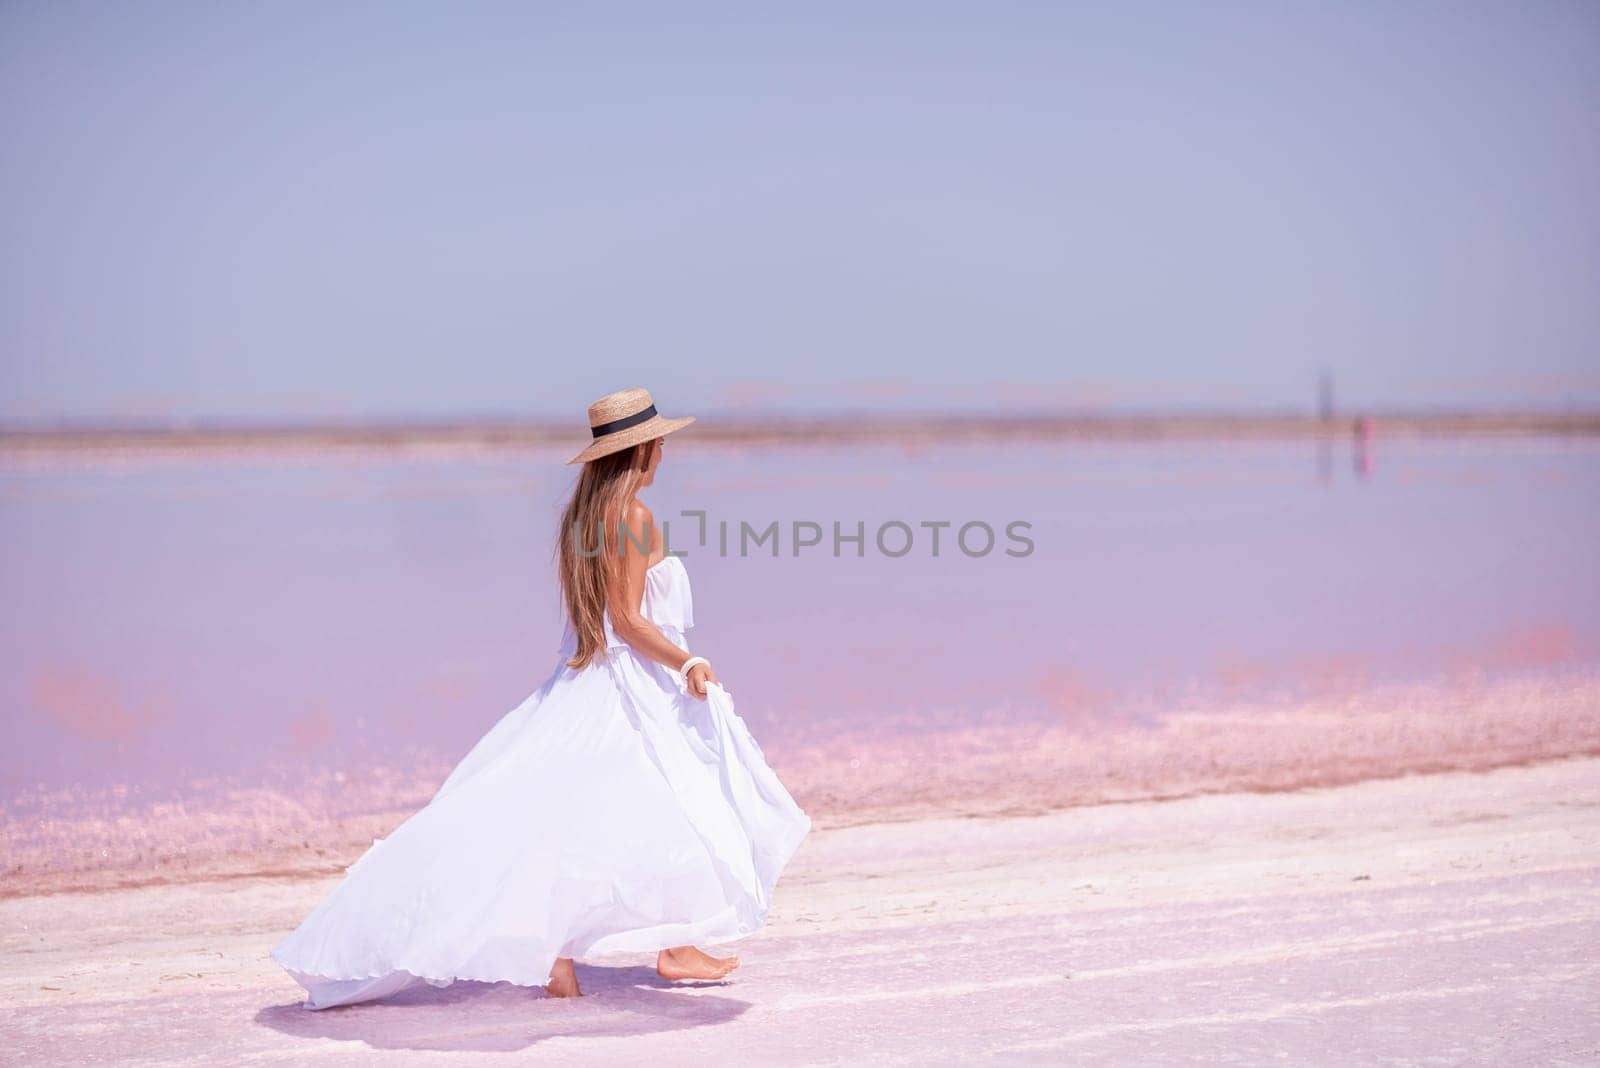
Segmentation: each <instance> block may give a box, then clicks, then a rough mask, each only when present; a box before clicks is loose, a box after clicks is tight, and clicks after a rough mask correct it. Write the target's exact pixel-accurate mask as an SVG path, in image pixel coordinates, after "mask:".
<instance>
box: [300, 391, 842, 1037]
mask: <svg viewBox="0 0 1600 1068" xmlns="http://www.w3.org/2000/svg"><path fill="white" fill-rule="evenodd" d="M693 421H694V417H693V416H689V417H686V418H679V419H664V418H662V417H661V416H660V415H658V414H657V413H656V408H655V404H654V403H653V402H652V401H651V399H650V394H649V393H647V392H645V391H644V390H642V389H625V390H622V391H620V392H617V393H611V394H607V395H606V396H604V397H601V398H600V399H599V400H597V401H595V402H594V404H592V405H590V407H589V428H590V433H591V435H592V437H593V441H592V442H591V443H590V444H589V447H588V448H586V449H584V450H583V451H582V452H580V453H579V454H578V455H577V456H575V457H573V458H572V459H571V460H569V461H568V463H580V462H581V463H583V465H584V466H583V469H582V472H581V473H580V474H579V476H578V481H577V486H576V487H575V488H574V490H573V493H572V497H571V499H570V501H569V502H568V504H567V507H566V512H565V514H564V515H563V517H562V524H561V531H560V534H559V537H560V553H559V556H560V576H561V592H562V597H563V601H564V603H565V606H566V610H567V630H566V635H565V639H564V642H563V645H562V649H561V651H560V660H559V661H558V663H557V664H556V668H555V671H554V673H553V674H552V675H551V676H550V678H549V679H548V680H546V682H545V683H544V685H543V686H541V687H540V688H539V689H538V690H537V691H536V692H535V693H534V694H533V695H532V696H530V697H529V698H527V700H525V701H523V702H522V704H520V705H518V706H517V707H516V708H514V709H512V710H511V711H510V712H509V713H506V714H505V715H504V716H503V717H501V719H500V720H499V722H497V723H496V724H495V725H494V726H493V727H492V728H490V730H489V731H488V733H487V734H485V735H484V736H483V737H482V738H481V739H480V740H479V741H478V743H477V744H476V745H475V746H474V747H473V748H472V750H471V751H470V752H469V753H467V755H466V756H465V757H464V758H463V759H462V760H461V762H460V764H458V765H457V766H456V768H455V770H454V771H452V772H451V773H450V776H449V777H448V778H447V779H446V780H445V781H444V784H443V785H442V786H440V787H439V789H438V792H437V793H435V795H434V797H433V799H432V800H431V801H429V802H428V804H427V805H426V806H424V807H423V808H422V809H421V810H420V811H418V812H416V813H415V814H413V815H412V816H411V817H410V818H409V819H407V820H406V821H405V822H404V823H402V824H401V825H400V826H399V827H397V828H396V829H395V830H394V831H393V832H392V833H391V834H390V835H389V837H388V838H384V839H377V840H375V841H374V842H373V843H372V847H371V848H370V849H368V850H367V851H366V852H365V853H364V854H363V855H362V856H361V857H360V859H358V860H357V861H356V862H355V863H354V864H353V865H351V866H350V867H349V868H348V869H347V870H346V875H345V877H344V881H343V882H341V883H340V884H339V885H338V886H337V887H335V888H334V890H333V892H332V893H331V894H330V895H329V896H328V897H327V898H326V899H325V900H324V901H323V902H322V903H321V904H320V905H319V906H318V907H317V908H316V910H315V911H314V912H312V913H311V914H310V915H309V916H308V917H307V918H306V919H305V922H303V923H302V924H301V925H300V927H299V929H297V930H296V931H295V932H294V933H292V934H290V935H289V936H288V937H286V938H285V939H284V940H283V941H282V943H280V944H279V945H278V946H277V948H275V949H274V950H273V951H272V959H273V960H275V961H277V962H278V964H280V965H282V966H283V968H284V969H285V970H287V971H288V972H289V974H290V975H291V976H293V977H294V979H295V980H296V981H297V982H299V983H300V985H301V986H303V987H305V989H306V992H307V998H306V1002H305V1006H306V1008H309V1009H325V1008H329V1007H330V1006H334V1005H348V1004H350V1003H352V1002H358V1001H370V1000H372V999H374V998H382V997H387V996H389V995H391V994H394V993H396V992H398V991H400V990H403V989H405V988H406V987H409V986H412V985H414V984H416V983H419V982H427V983H429V984H431V985H433V986H448V985H450V983H452V982H454V981H455V980H457V979H468V980H476V981H479V982H490V983H492V982H500V981H505V982H510V983H515V984H518V985H521V986H541V985H542V986H543V987H544V990H545V993H546V994H548V995H550V996H551V997H578V996H581V995H582V991H581V990H579V988H578V977H577V974H576V972H575V971H574V970H573V958H574V957H580V956H587V955H590V954H601V953H619V952H626V953H645V952H652V953H655V954H656V971H657V972H658V973H659V974H660V975H661V976H662V977H663V978H666V979H721V978H722V977H724V976H725V975H727V974H728V973H729V972H731V971H732V970H733V969H734V968H736V967H737V966H738V964H739V958H738V957H731V956H730V957H713V956H711V955H709V954H707V953H705V952H703V951H701V950H699V949H696V948H695V947H694V945H693V943H695V942H708V943H716V942H727V941H730V940H732V939H735V938H740V937H742V936H744V935H748V934H751V933H752V932H755V931H758V930H760V929H761V928H762V927H763V926H764V925H765V923H766V918H767V911H768V909H769V908H770V906H771V904H772V892H773V888H774V886H775V885H776V883H777V881H778V875H779V873H780V872H781V871H782V870H783V868H784V866H785V865H786V864H787V863H788V862H789V859H790V857H791V856H793V854H794V851H795V849H796V848H798V847H799V845H800V842H801V840H802V839H803V838H804V837H805V836H806V834H807V832H808V831H809V830H810V828H811V819H810V817H809V816H807V815H806V813H805V812H804V811H802V810H801V809H800V807H799V806H798V805H797V804H795V802H794V799H793V798H792V797H790V795H789V792H788V791H787V790H786V789H784V786H783V784H782V783H781V782H779V781H778V777H777V776H776V775H775V774H774V773H773V771H772V769H771V768H770V767H768V766H767V764H766V761H765V759H764V758H763V756H762V753H761V749H760V747H759V746H758V745H757V744H756V742H755V740H754V739H753V738H752V737H751V736H750V732H749V730H748V729H747V728H746V726H745V724H744V721H743V720H742V719H740V718H739V716H738V714H737V713H736V712H735V711H734V708H733V700H732V698H731V697H729V695H728V693H727V691H726V690H724V689H723V688H722V684H721V683H720V682H719V681H718V680H717V676H716V674H715V673H714V672H713V671H712V670H711V663H710V661H708V660H707V659H706V658H705V657H703V656H691V655H689V650H688V643H687V641H686V639H685V633H686V632H687V631H688V630H689V628H691V627H693V626H694V614H693V602H692V600H691V598H690V594H689V575H688V572H687V571H686V570H685V568H684V565H683V561H682V560H681V559H680V558H679V557H677V556H671V555H668V553H667V546H666V542H665V538H664V537H663V535H662V533H661V532H660V531H659V530H658V529H657V528H656V526H655V524H654V522H653V520H652V518H651V514H650V509H648V508H647V507H645V505H644V502H643V501H641V500H639V499H638V493H639V491H640V490H641V489H643V488H644V487H646V486H648V485H650V484H651V483H652V482H654V481H655V473H656V468H657V466H658V465H659V464H660V462H661V455H662V438H663V437H665V436H666V435H667V434H670V433H672V432H673V431H676V430H679V429H681V428H682V427H685V426H687V425H689V424H690V423H691V422H693ZM591 545H592V546H594V548H593V550H592V551H591V550H590V548H589V547H590V546H591ZM613 546H614V548H613ZM441 714H448V713H446V712H445V710H441Z"/></svg>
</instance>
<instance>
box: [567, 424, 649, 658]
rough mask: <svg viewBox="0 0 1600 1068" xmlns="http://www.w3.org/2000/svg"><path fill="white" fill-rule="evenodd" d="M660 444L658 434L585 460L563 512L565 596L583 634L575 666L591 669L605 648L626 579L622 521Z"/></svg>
mask: <svg viewBox="0 0 1600 1068" xmlns="http://www.w3.org/2000/svg"><path fill="white" fill-rule="evenodd" d="M655 447H656V442H655V439H652V440H650V441H644V442H640V443H639V444H638V445H633V446H630V447H629V448H626V449H621V450H619V451H617V452H613V453H610V454H608V455H606V456H599V457H596V458H595V459H593V460H590V461H589V462H587V463H585V464H584V465H583V470H582V471H581V472H580V473H579V475H578V484H577V485H576V486H574V487H573V490H572V497H571V499H570V500H568V501H567V507H566V509H565V511H564V512H563V513H562V515H561V530H560V531H559V533H558V534H557V539H558V541H559V542H560V545H559V548H558V549H557V556H558V560H559V572H560V576H561V600H562V603H563V604H564V605H565V606H566V610H567V619H568V620H569V621H571V623H572V632H573V634H574V635H576V636H577V639H578V651H577V653H576V654H575V655H574V656H573V657H572V659H570V660H568V661H567V666H569V667H573V668H579V669H582V668H585V667H587V666H588V665H589V663H590V662H591V661H592V660H593V659H594V658H595V656H596V655H598V654H600V653H602V652H604V651H605V648H606V632H605V622H604V621H605V611H606V605H607V604H609V603H610V601H609V598H610V595H611V591H612V589H613V584H616V583H621V582H622V547H623V542H622V524H623V521H624V520H625V519H626V517H627V514H628V506H629V505H631V504H632V503H633V499H634V497H635V496H637V495H638V493H639V489H640V487H641V485H642V484H643V482H644V474H645V471H646V470H648V468H649V466H650V455H651V450H652V449H654V448H655Z"/></svg>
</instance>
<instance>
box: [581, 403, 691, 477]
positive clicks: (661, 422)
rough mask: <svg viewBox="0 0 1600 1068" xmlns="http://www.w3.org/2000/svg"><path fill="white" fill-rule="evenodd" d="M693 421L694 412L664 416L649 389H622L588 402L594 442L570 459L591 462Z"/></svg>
mask: <svg viewBox="0 0 1600 1068" xmlns="http://www.w3.org/2000/svg"><path fill="white" fill-rule="evenodd" d="M692 422H694V416H692V415H686V416H683V417H682V418H681V419H663V418H662V417H661V416H659V415H657V414H656V405H655V402H654V401H652V400H651V399H650V391H649V390H645V389H619V390H617V391H616V392H615V393H607V394H606V395H605V396H604V397H601V398H600V399H599V400H597V401H595V402H594V403H593V404H591V405H589V432H590V433H591V434H593V435H594V443H593V444H591V445H590V446H589V447H588V448H587V449H584V450H583V451H582V452H580V453H579V454H578V455H576V456H574V457H573V458H572V459H570V460H568V461H567V463H569V464H581V463H588V462H589V461H590V460H593V459H596V458H598V457H601V456H606V455H608V454H610V453H613V452H621V451H622V450H623V449H626V448H627V447H628V446H630V445H637V444H639V443H640V442H641V441H649V440H650V439H651V438H659V437H661V436H662V435H664V434H670V433H672V432H673V431H674V430H682V429H683V428H684V427H686V426H688V425H689V424H690V423H692Z"/></svg>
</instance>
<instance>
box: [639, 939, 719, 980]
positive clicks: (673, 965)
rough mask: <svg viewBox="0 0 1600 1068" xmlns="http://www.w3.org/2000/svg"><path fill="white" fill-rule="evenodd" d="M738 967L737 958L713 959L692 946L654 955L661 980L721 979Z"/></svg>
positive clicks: (666, 950)
mask: <svg viewBox="0 0 1600 1068" xmlns="http://www.w3.org/2000/svg"><path fill="white" fill-rule="evenodd" d="M738 966H739V958H738V957H713V956H711V955H710V954H708V953H702V952H701V951H700V950H698V949H696V948H694V947H693V946H678V947H677V948H676V949H663V950H662V951H661V952H660V953H658V954H657V955H656V974H657V975H660V976H661V978H663V979H721V978H722V977H723V976H725V975H727V974H728V973H729V972H731V971H733V970H734V969H735V968H737V967H738Z"/></svg>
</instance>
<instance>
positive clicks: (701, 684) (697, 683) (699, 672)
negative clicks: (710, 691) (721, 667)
mask: <svg viewBox="0 0 1600 1068" xmlns="http://www.w3.org/2000/svg"><path fill="white" fill-rule="evenodd" d="M684 681H685V684H686V685H687V687H688V690H689V692H690V693H691V694H693V695H694V696H695V697H698V698H700V700H702V701H704V700H705V699H706V683H708V682H715V683H720V682H721V681H722V680H721V679H719V678H717V673H716V672H715V671H712V670H711V665H710V664H696V665H695V666H694V667H692V668H690V669H689V674H688V675H686V676H685V677H684Z"/></svg>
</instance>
